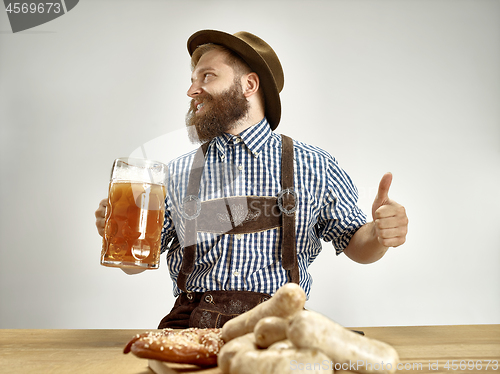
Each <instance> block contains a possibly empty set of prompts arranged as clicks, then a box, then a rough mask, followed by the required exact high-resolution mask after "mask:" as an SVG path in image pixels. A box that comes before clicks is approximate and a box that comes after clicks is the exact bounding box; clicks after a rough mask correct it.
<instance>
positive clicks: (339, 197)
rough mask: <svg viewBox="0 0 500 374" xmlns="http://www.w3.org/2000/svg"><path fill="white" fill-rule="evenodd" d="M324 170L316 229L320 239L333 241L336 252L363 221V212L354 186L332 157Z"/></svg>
mask: <svg viewBox="0 0 500 374" xmlns="http://www.w3.org/2000/svg"><path fill="white" fill-rule="evenodd" d="M326 172H327V178H326V189H325V194H324V199H323V205H322V207H321V210H320V215H319V218H318V224H317V230H318V235H319V237H320V238H321V239H322V240H324V241H326V242H332V244H333V246H334V247H335V251H336V253H337V255H339V254H341V253H342V252H343V251H344V249H345V248H346V247H347V245H348V244H349V241H350V240H351V238H352V236H353V235H354V234H355V233H356V231H358V229H359V228H360V227H361V226H363V225H364V224H365V223H366V214H365V213H363V212H362V211H361V209H360V208H359V207H358V206H357V202H358V190H357V189H356V186H355V185H354V183H353V182H352V180H351V178H350V177H349V176H348V175H347V173H346V172H345V171H344V170H343V169H342V168H341V167H340V166H339V165H338V163H337V161H336V160H335V159H333V158H331V159H330V160H329V163H328V167H327V171H326Z"/></svg>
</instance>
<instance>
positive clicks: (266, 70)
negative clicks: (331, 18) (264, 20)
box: [187, 30, 285, 130]
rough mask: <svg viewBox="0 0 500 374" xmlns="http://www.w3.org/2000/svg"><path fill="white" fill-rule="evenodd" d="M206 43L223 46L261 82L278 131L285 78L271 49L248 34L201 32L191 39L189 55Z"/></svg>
mask: <svg viewBox="0 0 500 374" xmlns="http://www.w3.org/2000/svg"><path fill="white" fill-rule="evenodd" d="M207 43H213V44H220V45H222V46H224V47H226V48H228V49H230V50H231V51H233V52H235V53H236V54H237V55H239V56H240V57H241V58H242V59H243V60H244V61H245V62H246V63H247V64H248V65H249V66H250V68H251V69H252V70H253V71H254V72H256V73H257V75H258V76H259V78H260V85H261V87H262V89H263V91H264V98H265V105H266V117H267V120H268V121H269V124H270V125H271V129H273V130H274V129H276V127H278V124H279V122H280V118H281V101H280V95H279V93H280V92H281V90H282V89H283V85H284V83H285V78H284V76H283V68H282V67H281V63H280V60H279V59H278V56H277V55H276V53H275V52H274V51H273V49H272V48H271V46H270V45H269V44H267V43H266V42H265V41H263V40H262V39H261V38H259V37H258V36H255V35H253V34H250V33H249V32H246V31H240V32H237V33H235V34H233V35H231V34H228V33H225V32H222V31H216V30H201V31H198V32H196V33H194V34H193V35H191V37H190V38H189V40H188V42H187V47H188V51H189V55H191V56H192V55H193V52H194V50H195V49H196V48H197V47H198V46H200V45H202V44H207Z"/></svg>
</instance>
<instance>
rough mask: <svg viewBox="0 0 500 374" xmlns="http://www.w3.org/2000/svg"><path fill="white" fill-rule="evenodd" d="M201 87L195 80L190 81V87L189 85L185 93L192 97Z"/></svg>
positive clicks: (199, 91) (198, 92) (197, 93)
mask: <svg viewBox="0 0 500 374" xmlns="http://www.w3.org/2000/svg"><path fill="white" fill-rule="evenodd" d="M201 91H202V89H201V86H200V85H199V84H198V83H197V82H193V83H191V87H189V90H188V91H187V95H188V96H189V97H190V98H192V99H194V98H195V97H196V96H197V95H199V94H200V93H201Z"/></svg>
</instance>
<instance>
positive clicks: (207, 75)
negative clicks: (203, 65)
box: [204, 73, 214, 80]
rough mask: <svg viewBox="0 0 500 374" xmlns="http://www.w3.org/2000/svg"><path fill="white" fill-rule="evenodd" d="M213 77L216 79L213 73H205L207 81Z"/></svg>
mask: <svg viewBox="0 0 500 374" xmlns="http://www.w3.org/2000/svg"><path fill="white" fill-rule="evenodd" d="M212 77H214V74H213V73H205V75H204V78H205V80H208V79H210V78H212Z"/></svg>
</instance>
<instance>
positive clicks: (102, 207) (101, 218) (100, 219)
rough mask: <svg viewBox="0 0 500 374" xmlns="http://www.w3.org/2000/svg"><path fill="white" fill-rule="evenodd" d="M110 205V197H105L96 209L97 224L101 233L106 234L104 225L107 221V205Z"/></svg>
mask: <svg viewBox="0 0 500 374" xmlns="http://www.w3.org/2000/svg"><path fill="white" fill-rule="evenodd" d="M107 206H108V199H103V200H101V202H100V203H99V208H97V210H96V211H95V225H96V227H97V232H98V233H99V235H101V236H104V225H105V223H106V220H105V217H106V207H107Z"/></svg>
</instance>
